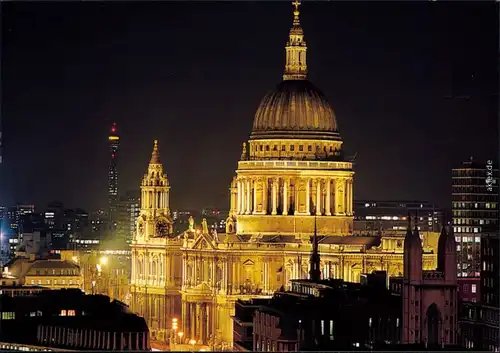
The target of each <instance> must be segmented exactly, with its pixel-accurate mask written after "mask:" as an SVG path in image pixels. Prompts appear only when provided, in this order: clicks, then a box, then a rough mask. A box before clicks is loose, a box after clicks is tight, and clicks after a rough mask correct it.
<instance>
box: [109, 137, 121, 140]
mask: <svg viewBox="0 0 500 353" xmlns="http://www.w3.org/2000/svg"><path fill="white" fill-rule="evenodd" d="M108 139H109V141H118V140H119V139H120V138H119V137H118V136H109V137H108Z"/></svg>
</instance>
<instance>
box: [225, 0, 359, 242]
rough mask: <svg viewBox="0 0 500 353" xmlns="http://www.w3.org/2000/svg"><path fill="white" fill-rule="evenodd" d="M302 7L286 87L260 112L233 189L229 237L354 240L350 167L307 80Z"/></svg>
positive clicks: (328, 110) (332, 120) (327, 110)
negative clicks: (340, 237) (349, 237)
mask: <svg viewBox="0 0 500 353" xmlns="http://www.w3.org/2000/svg"><path fill="white" fill-rule="evenodd" d="M299 5H300V2H299V1H295V2H294V3H293V6H294V11H293V24H292V28H291V29H290V32H289V38H288V42H287V43H286V46H285V54H286V57H285V70H284V73H283V81H282V82H281V83H280V84H279V85H278V86H277V88H276V90H275V91H273V92H270V93H268V94H267V95H266V96H265V97H264V98H263V99H262V101H261V103H260V105H259V107H258V109H257V112H256V113H255V118H254V123H253V129H252V133H251V135H250V139H249V141H248V143H245V144H243V152H242V155H241V160H240V161H239V162H238V169H237V170H236V177H235V178H234V179H233V182H232V184H231V205H230V216H229V218H228V222H227V232H229V233H236V234H252V235H256V236H258V235H262V234H276V235H277V234H281V235H304V236H311V235H312V230H313V228H314V217H317V226H318V233H319V234H333V233H334V234H337V235H349V234H351V233H352V224H353V202H352V200H353V175H354V172H353V170H352V163H351V162H350V161H347V160H345V159H344V157H343V153H342V139H341V137H340V134H339V132H338V126H337V121H336V117H335V113H334V111H333V109H332V107H331V106H330V104H329V103H328V101H327V99H326V97H325V95H324V94H323V93H322V92H321V91H320V90H319V89H317V88H316V87H315V86H314V85H313V84H312V83H311V82H310V81H308V80H307V71H308V69H307V60H306V57H307V55H306V54H307V45H306V41H305V39H304V32H303V30H302V27H301V25H300V18H299V15H300V12H299Z"/></svg>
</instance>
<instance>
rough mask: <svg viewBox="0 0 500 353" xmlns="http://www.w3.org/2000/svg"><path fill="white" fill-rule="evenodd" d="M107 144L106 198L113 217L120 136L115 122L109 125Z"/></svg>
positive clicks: (116, 191) (116, 197) (116, 192)
mask: <svg viewBox="0 0 500 353" xmlns="http://www.w3.org/2000/svg"><path fill="white" fill-rule="evenodd" d="M108 144H109V171H108V200H109V216H110V219H113V216H114V212H115V211H116V201H118V169H117V160H118V150H119V147H120V137H119V136H118V132H117V128H116V123H113V125H111V130H110V132H109V136H108Z"/></svg>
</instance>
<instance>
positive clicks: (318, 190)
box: [316, 179, 321, 216]
mask: <svg viewBox="0 0 500 353" xmlns="http://www.w3.org/2000/svg"><path fill="white" fill-rule="evenodd" d="M316 216H321V179H316Z"/></svg>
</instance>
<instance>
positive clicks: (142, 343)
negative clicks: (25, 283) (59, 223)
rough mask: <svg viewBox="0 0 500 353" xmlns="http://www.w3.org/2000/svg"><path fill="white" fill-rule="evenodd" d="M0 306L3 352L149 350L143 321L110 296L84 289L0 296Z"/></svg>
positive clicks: (146, 328) (0, 344)
mask: <svg viewBox="0 0 500 353" xmlns="http://www.w3.org/2000/svg"><path fill="white" fill-rule="evenodd" d="M0 307H1V308H2V316H1V318H0V320H1V321H0V322H1V327H2V329H1V330H0V349H4V350H12V351H14V350H16V351H28V350H45V351H50V350H58V349H59V350H69V351H79V350H97V351H132V350H133V351H148V350H151V346H150V343H149V330H148V327H147V325H146V323H145V321H144V319H143V318H142V317H139V316H137V315H136V314H133V313H131V312H130V311H129V310H128V308H127V307H126V306H125V305H124V304H123V303H120V302H118V301H110V298H109V297H106V296H102V295H100V296H95V295H85V294H83V293H82V292H81V291H80V290H57V291H42V292H40V293H37V294H35V295H31V296H16V297H11V296H7V295H0ZM40 348H43V349H40Z"/></svg>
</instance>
